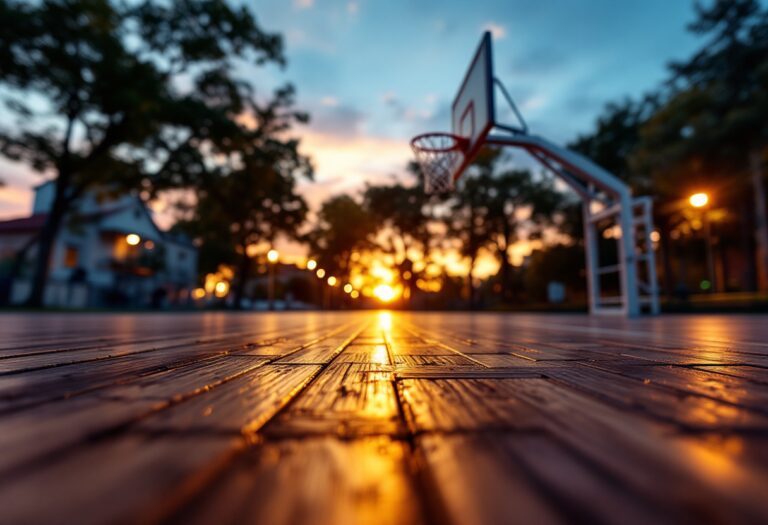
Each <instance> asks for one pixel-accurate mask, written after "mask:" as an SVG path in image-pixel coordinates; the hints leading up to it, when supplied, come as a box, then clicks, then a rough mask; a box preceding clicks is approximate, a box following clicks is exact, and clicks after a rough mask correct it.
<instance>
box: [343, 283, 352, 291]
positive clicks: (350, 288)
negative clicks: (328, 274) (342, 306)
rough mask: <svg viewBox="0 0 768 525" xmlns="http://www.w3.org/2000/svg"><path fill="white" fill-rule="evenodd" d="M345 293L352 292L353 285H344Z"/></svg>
mask: <svg viewBox="0 0 768 525" xmlns="http://www.w3.org/2000/svg"><path fill="white" fill-rule="evenodd" d="M344 293H352V285H351V284H349V283H347V284H345V285H344Z"/></svg>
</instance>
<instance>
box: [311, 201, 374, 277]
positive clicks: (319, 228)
mask: <svg viewBox="0 0 768 525" xmlns="http://www.w3.org/2000/svg"><path fill="white" fill-rule="evenodd" d="M375 232H376V224H375V222H374V219H373V217H372V216H371V214H370V213H368V211H367V210H366V209H365V208H364V207H363V206H362V205H361V204H360V203H359V202H357V201H356V200H355V199H354V198H352V197H351V196H349V195H337V196H335V197H330V198H329V199H328V200H326V201H325V202H323V204H322V207H321V208H320V211H319V212H318V214H317V221H316V224H315V226H314V227H313V228H312V230H311V231H309V232H308V233H307V234H306V235H305V237H304V239H305V240H306V241H307V242H308V244H309V251H310V255H311V256H312V257H314V258H315V259H316V260H317V263H318V265H319V267H320V268H323V269H324V270H325V271H326V272H327V273H328V275H329V276H330V275H333V276H334V277H336V278H338V279H342V280H347V279H349V275H350V272H351V269H352V262H353V260H352V259H353V253H355V252H356V251H360V250H365V249H367V248H369V247H371V246H372V239H371V237H372V236H373V234H374V233H375Z"/></svg>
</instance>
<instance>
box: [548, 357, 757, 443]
mask: <svg viewBox="0 0 768 525" xmlns="http://www.w3.org/2000/svg"><path fill="white" fill-rule="evenodd" d="M643 368H656V367H643ZM548 377H551V378H553V379H556V380H557V381H560V382H563V383H565V384H567V385H568V386H571V387H573V388H576V389H578V390H581V391H583V392H586V393H588V394H590V395H592V396H595V397H596V398H599V399H602V400H604V401H606V402H608V403H610V404H612V405H614V406H616V407H619V408H621V409H624V410H630V411H637V412H640V413H644V414H646V415H649V416H651V417H655V418H658V419H660V420H663V421H667V422H669V423H673V424H677V425H681V426H682V427H685V428H686V429H689V430H690V429H696V430H711V429H723V430H725V429H733V430H735V429H740V430H748V429H751V430H766V431H768V418H766V417H765V416H763V415H761V414H759V413H755V412H752V411H749V410H745V409H743V408H739V407H735V406H732V405H729V404H726V403H721V402H719V401H715V400H714V399H710V398H707V397H703V396H700V395H690V393H689V394H688V395H686V394H685V393H683V394H682V395H681V393H676V392H670V391H669V390H667V389H665V388H662V387H659V386H657V385H656V384H655V383H654V382H653V381H651V380H647V381H643V380H642V378H640V379H637V378H631V377H626V376H622V375H620V374H616V373H611V372H607V371H605V370H599V369H595V368H589V367H571V368H563V367H561V368H558V369H553V370H551V371H550V373H548ZM641 377H642V376H641Z"/></svg>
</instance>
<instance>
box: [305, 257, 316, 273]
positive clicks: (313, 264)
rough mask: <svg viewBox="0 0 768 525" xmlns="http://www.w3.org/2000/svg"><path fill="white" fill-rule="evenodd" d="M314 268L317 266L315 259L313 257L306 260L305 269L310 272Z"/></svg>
mask: <svg viewBox="0 0 768 525" xmlns="http://www.w3.org/2000/svg"><path fill="white" fill-rule="evenodd" d="M315 268H317V261H315V260H314V259H310V260H308V261H307V270H309V271H310V272H311V271H312V270H314V269H315Z"/></svg>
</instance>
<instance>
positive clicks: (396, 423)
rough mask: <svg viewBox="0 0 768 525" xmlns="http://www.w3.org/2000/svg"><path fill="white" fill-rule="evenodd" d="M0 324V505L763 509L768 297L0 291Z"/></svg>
mask: <svg viewBox="0 0 768 525" xmlns="http://www.w3.org/2000/svg"><path fill="white" fill-rule="evenodd" d="M0 334H2V336H1V337H0V447H2V450H3V452H4V453H3V455H2V456H0V509H2V512H0V523H3V524H4V523H6V522H7V523H62V522H63V523H86V524H89V523H158V522H166V523H210V522H215V523H290V524H293V523H296V524H310V523H322V524H326V523H328V524H329V523H342V524H345V523H349V524H355V525H356V524H358V523H373V524H377V523H383V524H389V523H406V524H411V523H413V524H416V523H426V524H440V525H442V524H444V523H447V524H454V525H456V524H465V523H466V524H472V525H474V524H480V525H483V524H492V525H495V524H497V523H574V522H580V523H616V522H620V523H630V524H631V523H766V522H768V498H766V491H765V487H766V486H768V452H766V451H768V409H767V408H766V406H767V405H768V404H767V403H766V401H768V317H766V316H744V317H739V316H722V317H721V316H674V317H658V318H643V319H635V320H625V319H598V318H590V317H586V316H580V315H527V314H467V313H447V312H444V313H413V314H409V313H398V312H342V313H319V312H298V313H255V314H252V313H241V314H228V313H218V312H217V313H190V314H159V315H136V314H115V315H101V314H82V315H80V314H78V315H60V314H42V315H29V314H7V315H0ZM41 495H42V496H41Z"/></svg>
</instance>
